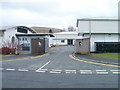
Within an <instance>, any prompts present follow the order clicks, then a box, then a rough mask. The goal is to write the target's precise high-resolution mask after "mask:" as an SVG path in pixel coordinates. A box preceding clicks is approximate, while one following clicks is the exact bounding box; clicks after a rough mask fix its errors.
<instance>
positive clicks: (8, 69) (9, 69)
mask: <svg viewBox="0 0 120 90" xmlns="http://www.w3.org/2000/svg"><path fill="white" fill-rule="evenodd" d="M6 70H7V71H15V69H11V68H7V69H6Z"/></svg>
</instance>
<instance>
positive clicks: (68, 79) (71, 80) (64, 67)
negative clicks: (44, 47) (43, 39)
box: [0, 46, 120, 88]
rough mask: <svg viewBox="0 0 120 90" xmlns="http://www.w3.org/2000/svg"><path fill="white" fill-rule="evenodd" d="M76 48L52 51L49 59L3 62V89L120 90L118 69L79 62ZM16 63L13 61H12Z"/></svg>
mask: <svg viewBox="0 0 120 90" xmlns="http://www.w3.org/2000/svg"><path fill="white" fill-rule="evenodd" d="M73 52H74V46H58V47H52V48H50V50H49V53H48V55H45V56H43V57H40V56H33V57H31V56H30V57H31V58H27V57H26V59H23V58H22V57H20V58H21V60H16V58H15V60H7V59H8V58H6V59H4V60H6V61H5V62H2V68H0V70H1V71H2V86H3V88H118V84H119V83H118V75H119V74H120V71H119V70H118V67H113V66H106V65H101V64H92V63H86V62H82V61H77V60H75V59H74V58H71V57H70V55H72V53H73ZM11 59H12V58H11Z"/></svg>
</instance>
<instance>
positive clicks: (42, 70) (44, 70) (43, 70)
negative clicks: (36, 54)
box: [35, 69, 47, 72]
mask: <svg viewBox="0 0 120 90" xmlns="http://www.w3.org/2000/svg"><path fill="white" fill-rule="evenodd" d="M46 71H47V69H41V70H38V71H37V70H36V71H35V72H46Z"/></svg>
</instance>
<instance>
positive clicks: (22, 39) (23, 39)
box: [19, 38, 27, 41]
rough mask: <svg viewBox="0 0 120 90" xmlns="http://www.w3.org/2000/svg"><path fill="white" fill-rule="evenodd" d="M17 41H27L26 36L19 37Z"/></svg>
mask: <svg viewBox="0 0 120 90" xmlns="http://www.w3.org/2000/svg"><path fill="white" fill-rule="evenodd" d="M19 41H27V38H19Z"/></svg>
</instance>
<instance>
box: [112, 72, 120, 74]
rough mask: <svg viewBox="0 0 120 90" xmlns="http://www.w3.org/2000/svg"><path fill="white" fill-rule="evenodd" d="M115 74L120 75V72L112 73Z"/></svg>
mask: <svg viewBox="0 0 120 90" xmlns="http://www.w3.org/2000/svg"><path fill="white" fill-rule="evenodd" d="M112 73H113V74H120V72H112Z"/></svg>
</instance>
